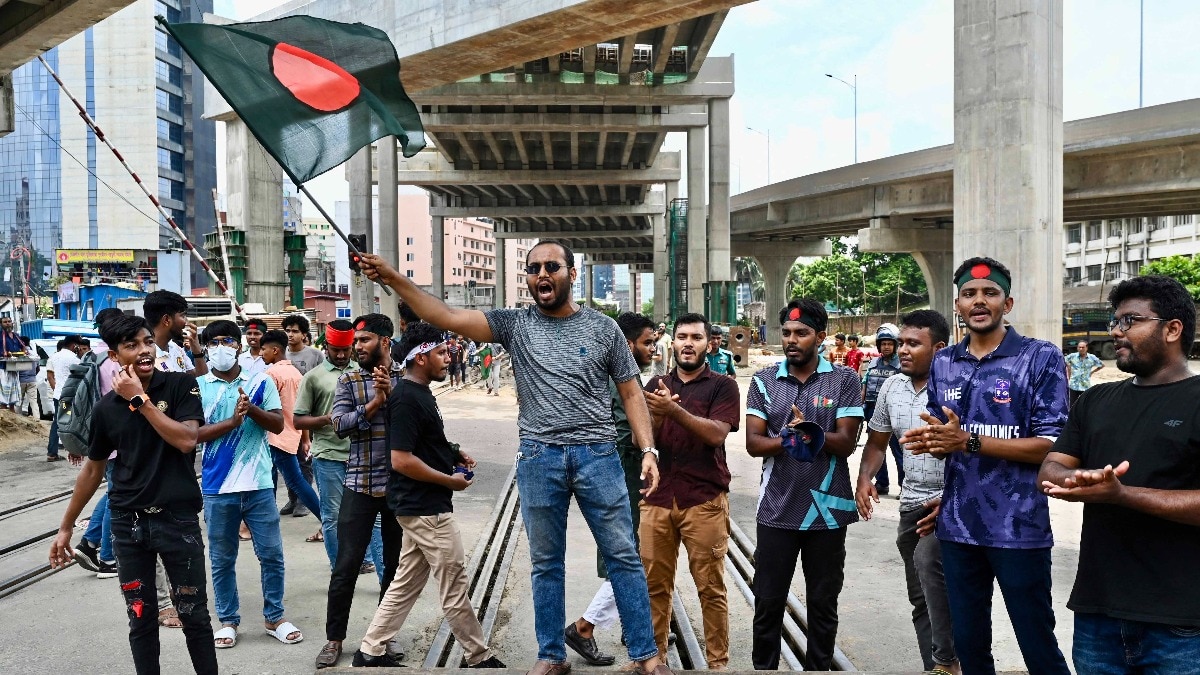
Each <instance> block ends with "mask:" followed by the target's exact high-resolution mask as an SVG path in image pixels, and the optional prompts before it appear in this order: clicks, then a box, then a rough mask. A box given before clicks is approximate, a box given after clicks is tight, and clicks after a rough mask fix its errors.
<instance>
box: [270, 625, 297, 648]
mask: <svg viewBox="0 0 1200 675" xmlns="http://www.w3.org/2000/svg"><path fill="white" fill-rule="evenodd" d="M265 630H266V631H267V635H270V636H271V637H273V638H275V639H276V640H279V641H280V642H282V643H283V644H285V645H294V644H296V643H297V642H300V641H302V640H303V639H304V634H303V633H301V632H300V629H299V628H296V626H295V624H293V623H292V622H291V621H284V622H283V623H280V624H279V625H277V626H275V627H274V628H266V627H265ZM292 636H295V637H292Z"/></svg>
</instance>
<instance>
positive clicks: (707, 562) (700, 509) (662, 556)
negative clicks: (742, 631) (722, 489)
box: [638, 493, 729, 670]
mask: <svg viewBox="0 0 1200 675" xmlns="http://www.w3.org/2000/svg"><path fill="white" fill-rule="evenodd" d="M641 516H642V522H641V524H640V526H639V527H638V537H639V539H640V540H641V554H642V565H644V566H645V568H646V584H647V586H649V590H650V617H651V619H652V620H653V622H654V641H655V642H656V643H657V644H658V652H659V653H660V654H666V653H667V633H668V632H669V630H670V624H671V594H672V592H673V591H674V589H675V567H676V563H677V561H678V560H679V544H680V543H682V544H683V547H684V549H685V550H687V555H688V568H689V569H690V570H691V572H692V579H693V580H694V581H695V582H696V591H697V592H698V593H699V595H700V607H701V609H702V611H703V618H704V647H705V652H706V658H707V659H708V667H709V669H710V670H720V669H723V668H725V666H726V665H728V663H729V603H728V601H727V597H726V593H725V554H726V552H727V551H728V550H729V497H728V495H727V494H725V493H721V494H720V495H718V496H717V497H715V498H714V499H713V500H712V501H708V502H705V503H703V504H699V505H696V506H693V507H691V508H687V509H680V508H678V507H677V506H672V508H669V509H666V508H662V507H660V506H651V505H649V504H647V503H646V502H642V505H641Z"/></svg>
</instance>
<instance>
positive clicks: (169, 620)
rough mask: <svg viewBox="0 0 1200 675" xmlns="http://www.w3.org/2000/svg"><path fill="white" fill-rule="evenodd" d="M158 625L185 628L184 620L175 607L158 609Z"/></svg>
mask: <svg viewBox="0 0 1200 675" xmlns="http://www.w3.org/2000/svg"><path fill="white" fill-rule="evenodd" d="M158 625H160V626H162V627H163V628H183V622H182V621H180V620H179V612H177V611H175V608H174V607H167V608H166V609H160V610H158Z"/></svg>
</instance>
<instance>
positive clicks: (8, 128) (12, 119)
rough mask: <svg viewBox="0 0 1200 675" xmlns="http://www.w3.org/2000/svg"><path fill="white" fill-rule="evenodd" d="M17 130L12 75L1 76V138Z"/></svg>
mask: <svg viewBox="0 0 1200 675" xmlns="http://www.w3.org/2000/svg"><path fill="white" fill-rule="evenodd" d="M16 129H17V118H16V107H15V105H14V103H13V83H12V73H4V74H3V75H0V136H6V135H8V134H11V133H12V132H13V131H16Z"/></svg>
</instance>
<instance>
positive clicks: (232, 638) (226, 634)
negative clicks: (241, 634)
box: [213, 626, 238, 649]
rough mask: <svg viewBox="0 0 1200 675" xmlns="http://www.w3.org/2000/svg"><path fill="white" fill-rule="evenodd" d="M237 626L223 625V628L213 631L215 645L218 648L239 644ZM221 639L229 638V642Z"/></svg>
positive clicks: (227, 647)
mask: <svg viewBox="0 0 1200 675" xmlns="http://www.w3.org/2000/svg"><path fill="white" fill-rule="evenodd" d="M237 637H238V636H237V628H236V627H235V626H221V629H220V630H218V631H217V632H215V633H213V646H215V647H216V648H217V649H229V648H231V647H233V646H234V645H236V644H237ZM219 640H229V644H225V643H224V642H219Z"/></svg>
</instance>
